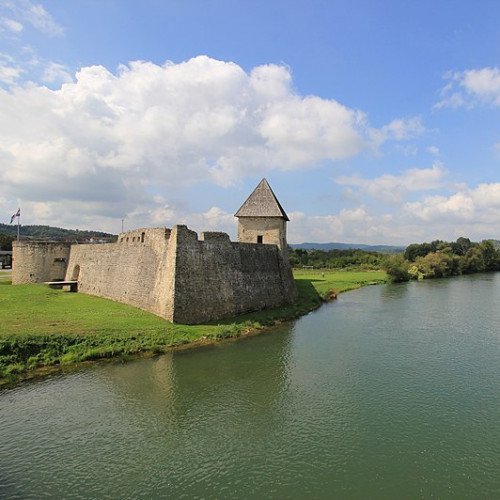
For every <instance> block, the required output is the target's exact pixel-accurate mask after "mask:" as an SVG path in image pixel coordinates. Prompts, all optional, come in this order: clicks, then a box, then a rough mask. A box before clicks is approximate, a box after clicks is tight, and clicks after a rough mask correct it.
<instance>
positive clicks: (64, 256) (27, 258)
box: [12, 241, 71, 285]
mask: <svg viewBox="0 0 500 500" xmlns="http://www.w3.org/2000/svg"><path fill="white" fill-rule="evenodd" d="M70 248H71V244H70V243H56V242H45V241H44V242H34V241H14V242H13V243H12V262H13V269H12V284H13V285H22V284H26V283H43V282H44V281H61V280H63V279H64V275H65V272H66V266H67V263H68V259H69V255H70Z"/></svg>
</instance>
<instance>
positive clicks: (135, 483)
mask: <svg viewBox="0 0 500 500" xmlns="http://www.w3.org/2000/svg"><path fill="white" fill-rule="evenodd" d="M499 300H500V275H486V276H478V277H477V279H476V278H475V277H463V278H459V279H456V280H448V281H436V282H432V283H410V284H404V285H400V286H393V287H391V286H387V287H383V286H378V287H368V288H365V289H362V290H358V291H355V292H352V293H349V294H345V295H341V297H340V298H339V300H338V301H337V302H335V303H332V304H329V305H326V306H324V307H322V308H321V309H320V310H318V311H316V312H314V313H312V314H310V315H308V316H306V317H304V318H302V319H300V320H299V321H297V322H295V323H294V324H291V325H288V326H283V327H282V328H280V329H278V330H277V331H275V332H273V333H272V334H265V335H261V336H258V337H254V338H251V339H247V340H241V341H238V342H228V343H225V344H221V345H217V346H214V347H210V348H207V349H204V350H197V351H186V352H177V353H170V354H167V355H164V356H160V357H158V358H152V359H143V360H137V361H134V362H130V363H126V364H109V363H107V364H103V365H102V366H94V367H92V368H90V369H85V370H82V371H80V372H77V373H73V374H71V375H67V376H57V377H52V378H50V379H47V380H43V381H40V382H37V383H33V384H27V385H24V386H21V387H18V388H15V389H13V390H9V391H3V392H1V393H0V437H1V439H0V497H1V498H40V497H44V496H46V497H51V498H54V497H57V498H60V497H78V498H117V497H120V498H151V497H180V496H182V495H184V496H186V497H194V498H195V497H205V498H210V497H214V498H225V497H228V498H229V497H256V498H257V497H258V498H262V497H276V498H304V497H306V496H313V497H331V496H340V497H354V498H359V497H374V496H375V497H376V496H379V497H380V496H382V497H394V498H400V497H408V496H437V497H443V498H444V497H449V496H459V497H472V496H476V497H492V496H494V493H495V492H496V491H498V488H499V486H500V485H499V484H498V483H499V481H498V479H497V477H498V476H497V475H496V471H497V470H498V466H499V463H498V447H497V443H498V440H499V439H500V425H499V420H498V418H497V417H498V414H499V411H500V397H499V394H500V385H499V384H500V364H499V363H498V356H499V353H500V337H499V335H498V324H500V308H498V307H497V306H498V301H499Z"/></svg>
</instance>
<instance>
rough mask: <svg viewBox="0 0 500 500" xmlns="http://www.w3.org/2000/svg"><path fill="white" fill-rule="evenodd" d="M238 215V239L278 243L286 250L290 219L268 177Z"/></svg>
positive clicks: (244, 241)
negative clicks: (287, 227) (287, 228)
mask: <svg viewBox="0 0 500 500" xmlns="http://www.w3.org/2000/svg"><path fill="white" fill-rule="evenodd" d="M234 216H235V217H238V241H239V242H242V243H267V244H270V245H278V247H279V248H280V250H282V251H286V248H287V246H286V223H287V221H289V220H290V219H289V218H288V216H287V214H286V213H285V211H284V210H283V207H282V206H281V204H280V202H279V201H278V199H277V198H276V195H275V194H274V193H273V190H272V189H271V186H270V185H269V183H268V182H267V180H266V179H262V180H261V181H260V183H259V185H258V186H257V187H256V188H255V189H254V191H253V193H252V194H251V195H250V196H249V197H248V198H247V200H246V201H245V203H243V205H241V207H240V209H239V210H238V211H237V212H236V213H235V214H234Z"/></svg>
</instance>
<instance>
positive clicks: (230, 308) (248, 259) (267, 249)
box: [171, 226, 296, 324]
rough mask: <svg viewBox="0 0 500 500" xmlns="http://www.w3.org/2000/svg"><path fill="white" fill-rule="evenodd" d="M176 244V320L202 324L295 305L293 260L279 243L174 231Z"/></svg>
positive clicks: (174, 319)
mask: <svg viewBox="0 0 500 500" xmlns="http://www.w3.org/2000/svg"><path fill="white" fill-rule="evenodd" d="M174 241H175V246H176V255H175V270H176V272H175V294H174V311H173V317H172V319H171V320H172V321H174V322H176V323H188V324H190V323H191V324H192V323H203V322H206V321H210V320H216V319H219V318H224V317H231V316H236V315H238V314H242V313H245V312H250V311H258V310H261V309H266V308H271V307H278V306H282V305H285V304H290V303H292V302H293V301H294V299H295V294H296V289H295V284H294V281H293V276H292V271H291V268H290V265H289V263H288V260H287V259H286V257H285V256H284V255H283V253H282V252H281V251H280V250H279V248H278V247H277V246H275V245H263V244H257V243H235V242H231V241H230V239H229V236H228V235H227V234H225V233H214V232H205V233H201V237H200V239H198V236H197V234H196V233H195V232H194V231H191V230H189V229H188V228H187V227H186V226H176V227H175V228H174V229H173V230H172V242H171V243H174Z"/></svg>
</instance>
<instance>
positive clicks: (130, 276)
mask: <svg viewBox="0 0 500 500" xmlns="http://www.w3.org/2000/svg"><path fill="white" fill-rule="evenodd" d="M169 244H170V230H169V229H164V228H154V229H150V228H148V229H138V230H135V231H130V232H127V233H122V234H120V235H119V236H118V240H117V242H116V243H103V244H83V245H82V244H81V245H73V246H72V248H71V253H70V257H69V261H68V268H67V272H66V280H68V281H69V280H74V281H78V291H79V292H83V293H88V294H89V295H97V296H99V297H106V298H108V299H112V300H116V301H118V302H124V303H125V304H130V305H132V306H135V307H139V308H141V309H145V310H147V311H150V312H152V313H154V314H157V315H158V316H162V317H164V318H167V319H169V312H170V310H171V309H172V295H173V289H172V283H171V281H172V280H173V275H174V270H173V269H172V268H169V263H168V262H167V257H168V250H169ZM170 264H171V263H170Z"/></svg>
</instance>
